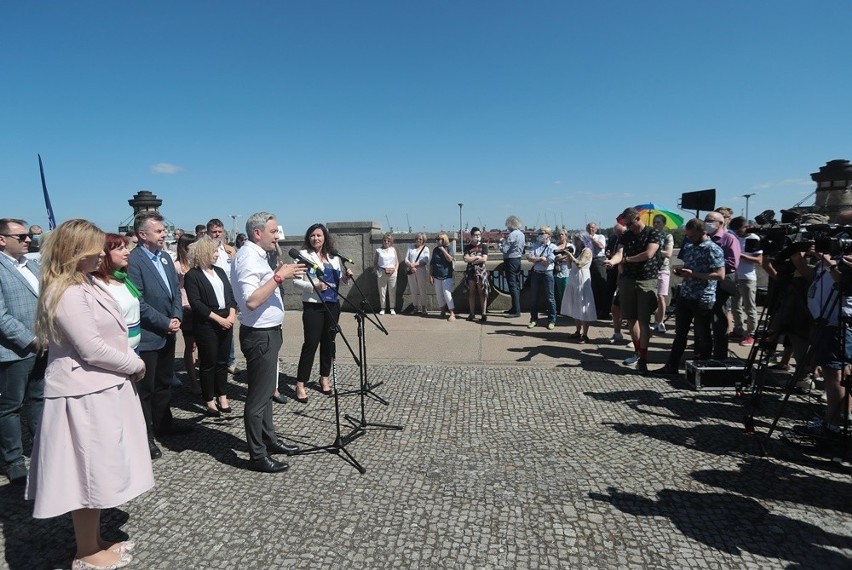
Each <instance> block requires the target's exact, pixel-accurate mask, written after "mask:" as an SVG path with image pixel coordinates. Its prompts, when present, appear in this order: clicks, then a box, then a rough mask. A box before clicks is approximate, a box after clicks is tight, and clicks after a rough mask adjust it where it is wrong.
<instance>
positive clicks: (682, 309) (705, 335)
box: [667, 297, 713, 368]
mask: <svg viewBox="0 0 852 570" xmlns="http://www.w3.org/2000/svg"><path fill="white" fill-rule="evenodd" d="M712 321H713V309H712V308H711V307H706V306H705V307H702V306H701V305H699V304H698V302H697V301H693V300H692V299H684V298H682V297H681V298H679V299H678V300H677V312H676V313H675V338H674V342H673V343H672V350H671V352H670V353H669V359H668V361H667V365H668V366H669V367H670V368H677V367H678V366H680V358H681V356H683V352H684V351H685V350H686V339H687V337H688V336H689V328H690V326H692V325H693V323H694V329H695V358H696V360H704V359H707V358H709V357H710V353H711V350H712V345H713V343H712V341H711V340H710V325H711V323H712Z"/></svg>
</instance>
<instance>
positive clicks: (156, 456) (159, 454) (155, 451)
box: [148, 439, 163, 461]
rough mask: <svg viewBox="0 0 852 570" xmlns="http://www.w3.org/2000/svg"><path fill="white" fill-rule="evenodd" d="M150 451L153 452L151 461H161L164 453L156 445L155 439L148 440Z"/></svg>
mask: <svg viewBox="0 0 852 570" xmlns="http://www.w3.org/2000/svg"><path fill="white" fill-rule="evenodd" d="M148 451H150V452H151V460H152V461H153V460H154V459H159V458H161V457H162V456H163V452H162V451H160V448H159V447H157V444H156V443H154V440H153V439H149V440H148Z"/></svg>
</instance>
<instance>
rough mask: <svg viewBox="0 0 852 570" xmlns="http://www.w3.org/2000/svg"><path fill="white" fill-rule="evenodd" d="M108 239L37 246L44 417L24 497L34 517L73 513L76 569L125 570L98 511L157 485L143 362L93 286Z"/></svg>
mask: <svg viewBox="0 0 852 570" xmlns="http://www.w3.org/2000/svg"><path fill="white" fill-rule="evenodd" d="M104 242H105V240H104V233H103V232H102V231H101V230H99V229H98V228H97V227H96V226H95V225H94V224H92V223H91V222H88V221H86V220H69V221H67V222H64V223H63V224H62V225H60V226H59V227H58V228H56V229H55V230H53V231H52V232H50V234H49V235H48V236H47V239H46V240H45V244H44V246H43V247H42V250H41V251H42V255H41V295H39V299H38V309H37V317H36V341H37V344H38V346H39V348H41V349H47V348H48V347H49V350H48V353H47V370H46V373H45V377H44V415H43V419H42V423H41V428H40V429H39V431H38V433H36V435H35V440H34V441H33V452H32V466H31V469H30V473H29V479H28V480H27V490H26V498H27V499H28V500H33V499H34V500H35V504H34V506H33V517H35V518H39V519H42V518H52V517H57V516H59V515H63V514H65V513H69V512H70V513H71V523H72V525H73V526H74V537H75V539H76V541H77V550H76V553H75V555H74V561H73V562H72V564H71V568H72V569H73V570H85V569H91V568H122V567H124V566H127V565H128V564H129V563H130V561H131V560H133V555H132V554H131V551H133V550H134V547H135V545H134V544H133V543H132V542H130V541H127V542H121V543H117V544H113V543H110V542H108V541H105V540H104V539H103V537H102V536H101V511H102V510H103V509H108V508H113V507H116V506H118V505H121V504H122V503H125V502H127V501H129V500H131V499H133V498H135V497H137V496H139V495H141V494H142V493H144V492H145V491H147V490H149V489H150V488H151V487H153V486H154V474H153V472H152V470H151V456H150V451H149V449H148V434H147V430H146V428H145V418H144V417H143V415H142V405H141V404H140V402H139V396H138V394H137V392H136V387H135V386H134V384H133V383H134V381H138V380H140V379H141V378H142V377H143V376H144V375H145V363H144V362H143V361H142V359H141V358H140V357H139V356H138V355H137V354H136V353H135V352H134V351H133V350H131V348H130V347H129V346H128V341H127V339H128V338H129V337H128V331H127V326H126V325H125V324H124V318H123V317H122V310H121V308H120V307H119V305H118V303H116V301H115V299H114V298H113V297H112V296H111V295H110V294H109V293H107V292H106V291H104V289H103V288H102V287H101V286H99V285H96V284H94V283H93V277H92V276H91V274H92V273H95V272H96V271H97V270H98V266H99V265H100V263H101V260H102V259H104V258H105V254H104Z"/></svg>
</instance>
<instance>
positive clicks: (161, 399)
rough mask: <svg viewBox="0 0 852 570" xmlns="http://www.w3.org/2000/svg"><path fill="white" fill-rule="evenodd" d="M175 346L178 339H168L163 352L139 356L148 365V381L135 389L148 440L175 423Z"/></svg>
mask: <svg viewBox="0 0 852 570" xmlns="http://www.w3.org/2000/svg"><path fill="white" fill-rule="evenodd" d="M175 342H176V337H175V335H173V334H170V335H166V344H164V345H163V347H162V348H161V349H159V350H144V351H140V352H139V356H140V357H141V358H142V360H143V361H144V362H145V377H144V378H142V380H140V381H139V382H138V383H137V384H136V389H137V391H138V392H139V401H140V402H141V403H142V414H143V415H144V416H145V425H146V426H147V427H148V435H149V436H151V434H156V433H160V432H162V431H164V430H167V429H168V428H169V424H171V423H172V410H171V408H170V407H169V406H170V404H171V402H172V377H173V376H174V375H175Z"/></svg>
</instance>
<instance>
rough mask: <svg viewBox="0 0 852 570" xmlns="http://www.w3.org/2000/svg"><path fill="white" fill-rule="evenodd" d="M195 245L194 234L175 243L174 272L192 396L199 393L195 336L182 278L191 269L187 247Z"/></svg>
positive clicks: (186, 235) (185, 364) (184, 363)
mask: <svg viewBox="0 0 852 570" xmlns="http://www.w3.org/2000/svg"><path fill="white" fill-rule="evenodd" d="M193 243H195V234H183V235H182V236H180V237H179V238H178V241H177V260H176V261H177V263H175V270H176V272H177V276H178V283H179V284H180V301H181V305H182V306H183V319H182V320H181V322H180V332H181V333H183V367H184V369H185V370H186V377H187V378H188V379H189V389H190V390H191V391H192V393H193V394H200V393H201V386H200V385H199V383H198V377H197V376H196V375H195V335H194V334H193V332H192V309H191V308H190V306H189V299H188V298H187V296H186V287H185V286H184V277H185V276H186V274H187V272H188V271H189V270H190V269H192V265H190V263H189V246H190V245H192V244H193Z"/></svg>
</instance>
